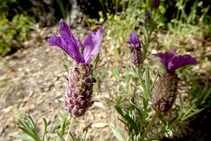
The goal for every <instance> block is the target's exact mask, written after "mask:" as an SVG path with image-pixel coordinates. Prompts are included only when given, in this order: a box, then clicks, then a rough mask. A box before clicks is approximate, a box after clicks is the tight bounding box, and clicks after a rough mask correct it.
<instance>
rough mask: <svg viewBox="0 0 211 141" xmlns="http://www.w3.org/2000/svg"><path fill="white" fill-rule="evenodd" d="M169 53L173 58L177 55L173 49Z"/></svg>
mask: <svg viewBox="0 0 211 141" xmlns="http://www.w3.org/2000/svg"><path fill="white" fill-rule="evenodd" d="M170 52H171V53H172V54H173V55H174V56H176V55H177V53H176V52H175V49H174V48H172V49H171V51H170Z"/></svg>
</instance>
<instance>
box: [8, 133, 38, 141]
mask: <svg viewBox="0 0 211 141" xmlns="http://www.w3.org/2000/svg"><path fill="white" fill-rule="evenodd" d="M9 137H11V138H16V139H22V140H24V141H34V140H33V139H32V138H30V137H29V136H28V135H26V134H23V135H11V136H9Z"/></svg>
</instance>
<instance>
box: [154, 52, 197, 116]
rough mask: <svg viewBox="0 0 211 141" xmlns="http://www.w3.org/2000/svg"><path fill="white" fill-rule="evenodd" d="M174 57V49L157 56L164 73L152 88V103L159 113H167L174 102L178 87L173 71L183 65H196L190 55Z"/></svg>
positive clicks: (176, 77)
mask: <svg viewBox="0 0 211 141" xmlns="http://www.w3.org/2000/svg"><path fill="white" fill-rule="evenodd" d="M176 55H177V53H176V52H175V50H174V49H172V50H171V51H170V52H166V53H165V54H163V53H158V54H157V56H158V57H160V62H161V63H162V64H163V66H164V68H165V71H164V72H163V73H162V74H161V75H160V77H159V80H158V82H157V83H156V84H155V86H154V90H153V94H152V103H153V105H154V106H155V108H157V109H158V110H160V111H161V112H168V111H169V110H170V109H171V108H172V106H173V104H174V102H175V99H176V96H177V85H178V76H177V74H176V72H175V70H176V69H178V68H180V67H183V66H185V65H189V64H196V59H195V58H192V57H191V56H190V55H184V56H182V55H180V56H176Z"/></svg>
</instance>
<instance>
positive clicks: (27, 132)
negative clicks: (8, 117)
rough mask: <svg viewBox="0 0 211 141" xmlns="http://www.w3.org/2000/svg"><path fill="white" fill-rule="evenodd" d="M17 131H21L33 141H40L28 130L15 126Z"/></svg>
mask: <svg viewBox="0 0 211 141" xmlns="http://www.w3.org/2000/svg"><path fill="white" fill-rule="evenodd" d="M17 127H18V128H19V129H21V130H22V131H23V132H25V133H26V134H28V135H29V136H30V137H32V138H33V139H34V140H35V141H40V139H39V138H38V137H36V136H34V135H33V134H32V133H31V132H30V131H29V130H27V129H25V128H23V127H21V126H17Z"/></svg>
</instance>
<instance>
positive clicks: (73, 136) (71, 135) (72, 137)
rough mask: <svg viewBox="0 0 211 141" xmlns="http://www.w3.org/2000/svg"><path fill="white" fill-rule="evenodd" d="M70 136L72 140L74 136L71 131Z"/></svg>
mask: <svg viewBox="0 0 211 141" xmlns="http://www.w3.org/2000/svg"><path fill="white" fill-rule="evenodd" d="M70 136H71V138H72V140H73V141H74V140H75V138H74V136H73V134H72V133H71V132H70Z"/></svg>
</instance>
